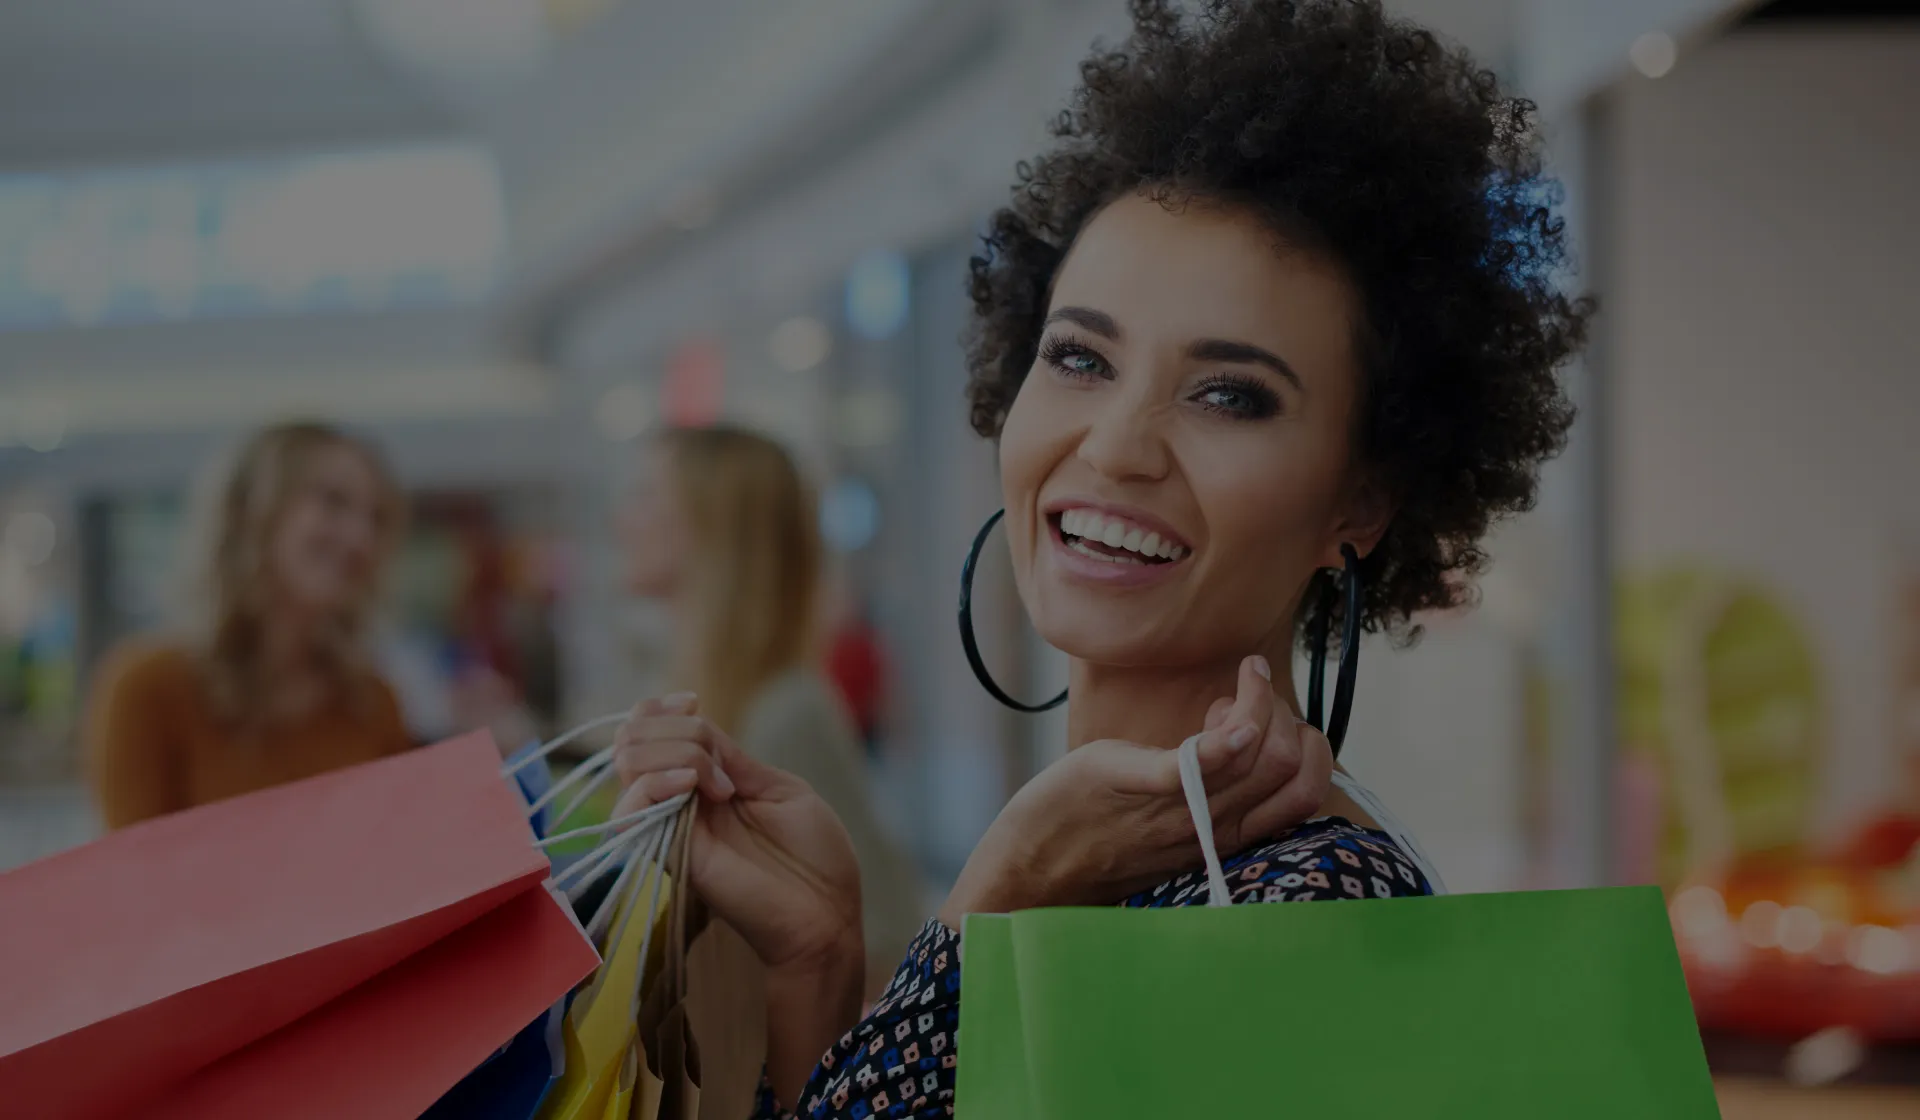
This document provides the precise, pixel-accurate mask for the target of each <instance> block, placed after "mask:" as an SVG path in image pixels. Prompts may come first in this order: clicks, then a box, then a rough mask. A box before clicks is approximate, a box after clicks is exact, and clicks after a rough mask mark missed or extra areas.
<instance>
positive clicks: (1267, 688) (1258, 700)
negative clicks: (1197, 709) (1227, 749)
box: [1224, 654, 1273, 737]
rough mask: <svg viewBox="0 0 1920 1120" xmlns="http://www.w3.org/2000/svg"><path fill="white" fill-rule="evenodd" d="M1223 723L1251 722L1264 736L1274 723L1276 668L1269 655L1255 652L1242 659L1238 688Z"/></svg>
mask: <svg viewBox="0 0 1920 1120" xmlns="http://www.w3.org/2000/svg"><path fill="white" fill-rule="evenodd" d="M1224 722H1225V723H1227V724H1229V725H1231V724H1235V723H1245V724H1250V725H1252V726H1253V727H1254V729H1255V730H1257V731H1258V732H1259V733H1260V734H1261V735H1262V736H1263V737H1264V736H1265V734H1266V731H1267V725H1268V724H1269V723H1272V722H1273V667H1272V666H1271V665H1269V664H1268V663H1267V659H1266V658H1264V657H1261V656H1260V655H1259V654H1255V655H1253V656H1252V657H1248V658H1245V659H1244V660H1242V661H1241V662H1240V679H1239V682H1238V691H1237V692H1236V693H1235V695H1234V698H1233V707H1232V709H1231V710H1229V711H1228V713H1227V715H1226V718H1225V720H1224Z"/></svg>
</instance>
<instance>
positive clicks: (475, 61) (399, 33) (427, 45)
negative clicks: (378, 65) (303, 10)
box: [355, 0, 552, 82]
mask: <svg viewBox="0 0 1920 1120" xmlns="http://www.w3.org/2000/svg"><path fill="white" fill-rule="evenodd" d="M355 10H356V11H357V12H358V13H359V17H360V25H361V27H362V28H363V29H364V30H365V32H366V35H367V37H368V38H369V39H371V40H373V42H374V43H375V45H377V46H378V47H379V48H380V49H381V50H383V51H385V52H386V53H387V54H388V55H390V56H391V57H393V58H395V59H398V60H399V61H400V62H401V63H402V64H404V65H407V66H410V67H412V68H415V69H417V70H420V71H424V72H426V73H429V74H432V75H434V76H436V77H439V78H442V79H448V80H454V81H482V82H497V81H505V80H511V79H516V78H522V77H525V76H527V75H529V74H531V73H533V72H534V71H536V70H538V69H539V67H540V64H541V63H542V62H544V61H546V58H547V52H548V50H549V49H550V48H551V46H552V41H551V31H550V29H549V27H548V19H549V18H550V17H549V13H548V12H547V10H546V5H545V4H543V3H542V0H359V2H358V3H357V4H356V5H355Z"/></svg>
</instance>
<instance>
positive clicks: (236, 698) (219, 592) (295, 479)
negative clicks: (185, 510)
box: [189, 422, 405, 730]
mask: <svg viewBox="0 0 1920 1120" xmlns="http://www.w3.org/2000/svg"><path fill="white" fill-rule="evenodd" d="M335 449H346V450H348V451H351V452H353V453H354V454H355V455H357V456H359V457H360V459H361V460H362V461H363V462H364V463H365V464H366V465H367V467H368V468H369V469H370V470H371V471H372V472H373V475H374V477H375V478H376V479H377V480H378V483H379V486H380V490H381V492H382V500H383V504H384V505H385V506H386V516H385V518H383V521H384V524H385V526H386V530H387V541H386V542H385V544H386V546H387V547H391V545H392V543H393V541H394V540H395V538H396V537H397V535H398V530H399V526H400V522H401V519H402V518H403V517H404V514H405V508H404V499H403V498H402V496H401V493H400V488H399V486H398V484H397V483H396V482H395V481H394V478H393V475H392V473H391V472H390V471H389V470H388V468H387V465H386V461H385V459H384V458H383V457H382V456H381V455H380V453H379V451H378V450H376V449H375V448H374V447H373V446H372V445H371V444H368V443H365V442H363V441H361V440H358V439H355V438H354V437H352V436H349V435H347V434H346V433H345V432H342V431H340V430H338V429H336V428H333V427H330V426H328V425H325V424H317V423H311V422H294V423H285V424H277V425H274V426H272V427H269V428H265V429H263V430H261V431H259V432H257V433H255V434H254V435H253V436H252V437H251V438H250V439H248V440H247V441H246V442H245V443H244V444H242V445H241V446H240V447H239V449H238V450H237V452H236V453H235V454H234V455H233V456H232V458H231V459H230V460H229V461H228V462H226V463H225V465H224V469H223V470H220V471H219V472H217V473H216V474H214V475H212V476H211V477H210V479H209V485H207V486H206V487H205V488H204V489H203V491H202V494H201V497H200V507H201V508H200V517H199V520H200V531H199V532H198V534H197V549H196V551H197V555H196V556H195V557H194V560H193V563H192V568H191V570H192V573H193V587H192V588H191V596H190V598H189V602H191V603H192V604H193V605H194V608H195V615H194V617H192V618H191V619H190V620H189V623H190V630H191V632H192V636H193V638H194V640H195V645H196V652H197V653H198V655H199V660H200V662H201V667H202V669H203V670H204V672H205V673H206V678H207V684H208V686H209V691H210V693H211V697H212V700H213V706H214V710H215V712H216V713H217V714H218V715H219V716H220V718H221V719H222V720H224V721H226V722H227V723H228V724H229V725H231V726H232V727H234V728H236V729H240V730H258V729H260V728H261V727H262V726H263V725H264V724H265V723H267V722H268V720H269V713H268V712H267V711H266V702H267V700H268V699H269V698H270V696H271V694H272V689H271V686H270V682H268V681H267V680H266V679H265V675H264V671H263V667H262V666H261V664H260V661H261V650H262V647H263V644H264V638H265V635H266V632H267V628H268V626H270V625H271V618H270V614H271V612H272V611H273V609H274V607H275V602H274V594H275V593H274V588H273V577H272V571H271V553H272V539H273V534H274V532H275V531H276V530H277V529H278V528H279V526H280V522H281V520H282V518H283V517H284V516H285V514H286V511H287V508H288V507H289V506H290V505H292V504H293V501H294V499H295V498H296V497H297V496H299V494H300V492H301V489H302V487H303V486H304V485H305V484H306V481H307V478H308V475H309V474H310V472H311V471H312V468H313V463H314V461H315V460H316V459H318V458H319V457H320V456H321V455H322V454H324V453H325V452H328V451H332V450H335ZM375 598H376V596H375V595H374V594H373V593H371V591H370V593H369V594H368V595H367V597H366V599H365V601H363V602H359V603H355V604H352V605H351V606H349V607H348V608H347V609H345V610H344V611H342V612H340V613H339V614H337V615H336V616H335V617H333V618H331V619H328V620H326V621H325V624H324V626H323V627H322V629H321V631H320V633H319V635H318V639H319V640H318V643H317V644H316V645H315V647H314V648H313V649H312V651H311V653H312V654H313V656H314V657H315V658H316V660H317V667H318V669H319V670H320V672H321V673H322V674H324V676H325V677H326V679H327V683H328V686H329V687H330V689H331V691H332V693H333V697H334V698H335V699H337V700H340V701H343V702H346V703H348V704H350V705H354V706H358V705H359V704H360V703H362V702H364V701H365V700H366V699H367V697H368V688H367V685H368V683H369V681H370V677H371V668H370V666H369V664H368V661H367V657H366V655H365V652H364V650H363V649H362V640H363V638H364V634H365V630H366V627H367V623H368V621H369V619H370V618H371V616H372V614H373V608H374V600H375Z"/></svg>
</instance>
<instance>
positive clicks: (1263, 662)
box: [1253, 654, 1273, 681]
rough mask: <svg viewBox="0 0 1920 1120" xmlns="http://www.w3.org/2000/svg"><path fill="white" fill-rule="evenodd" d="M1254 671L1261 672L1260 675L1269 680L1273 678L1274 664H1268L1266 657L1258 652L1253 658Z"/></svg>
mask: <svg viewBox="0 0 1920 1120" xmlns="http://www.w3.org/2000/svg"><path fill="white" fill-rule="evenodd" d="M1253 671H1254V672H1256V673H1258V674H1260V676H1261V677H1262V678H1264V679H1265V680H1268V681H1271V680H1273V666H1271V665H1269V664H1267V659H1266V658H1264V657H1261V656H1259V655H1257V654H1256V655H1255V656H1254V659H1253Z"/></svg>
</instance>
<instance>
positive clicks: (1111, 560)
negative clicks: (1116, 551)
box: [1067, 540, 1146, 564]
mask: <svg viewBox="0 0 1920 1120" xmlns="http://www.w3.org/2000/svg"><path fill="white" fill-rule="evenodd" d="M1067 547H1068V548H1071V549H1073V550H1074V551H1075V552H1078V553H1079V554H1080V555H1082V556H1090V557H1092V558H1093V559H1095V560H1099V561H1101V562H1102V563H1106V564H1145V563H1146V561H1145V560H1136V559H1134V558H1133V557H1131V556H1115V555H1113V554H1112V553H1110V552H1095V551H1094V550H1093V549H1091V548H1088V547H1087V543H1086V542H1085V541H1084V540H1078V541H1074V542H1073V543H1072V544H1070V545H1068V546H1067Z"/></svg>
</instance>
